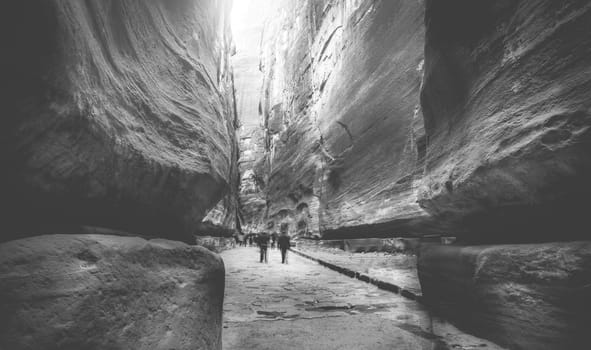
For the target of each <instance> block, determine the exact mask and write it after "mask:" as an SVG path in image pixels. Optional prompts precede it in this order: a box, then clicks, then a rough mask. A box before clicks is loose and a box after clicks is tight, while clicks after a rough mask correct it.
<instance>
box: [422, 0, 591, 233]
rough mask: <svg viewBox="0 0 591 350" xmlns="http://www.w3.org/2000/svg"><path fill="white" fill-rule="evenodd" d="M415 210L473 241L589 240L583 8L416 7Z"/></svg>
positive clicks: (590, 41)
mask: <svg viewBox="0 0 591 350" xmlns="http://www.w3.org/2000/svg"><path fill="white" fill-rule="evenodd" d="M425 22H426V23H427V31H426V46H425V57H426V58H425V76H424V83H423V90H422V106H423V113H424V118H425V130H426V133H427V139H428V149H427V158H426V177H425V179H424V182H423V186H422V189H421V193H420V203H421V205H422V207H424V208H425V209H426V210H427V211H428V212H429V213H430V214H432V215H434V216H435V217H436V219H437V221H438V222H442V223H443V222H451V223H453V224H454V227H455V228H456V231H462V233H464V234H465V235H467V236H476V237H474V238H472V239H473V240H475V241H483V240H491V239H492V240H497V241H507V240H511V239H519V240H522V241H526V242H527V241H534V240H540V239H544V240H548V239H550V240H557V239H558V240H562V239H573V238H574V239H581V238H583V239H588V238H589V236H588V230H587V228H586V227H587V226H588V213H587V212H588V210H587V208H588V205H585V204H584V203H586V202H587V201H588V198H589V195H590V194H591V185H590V183H589V181H588V179H589V178H590V176H591V157H589V150H590V149H591V129H590V126H591V112H590V110H591V100H590V99H589V88H590V87H591V70H590V67H591V63H590V61H589V59H588V57H589V53H590V50H591V36H589V35H587V33H589V32H590V31H591V8H590V6H589V4H588V3H585V2H582V1H576V0H571V1H561V2H560V3H557V2H555V1H551V0H544V1H536V0H530V1H502V2H494V3H493V2H487V1H468V0H454V1H446V2H441V1H436V0H429V1H427V2H426V17H425Z"/></svg>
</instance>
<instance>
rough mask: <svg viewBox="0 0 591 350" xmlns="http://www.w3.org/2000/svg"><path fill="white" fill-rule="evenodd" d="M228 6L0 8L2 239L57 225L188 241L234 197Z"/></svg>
mask: <svg viewBox="0 0 591 350" xmlns="http://www.w3.org/2000/svg"><path fill="white" fill-rule="evenodd" d="M230 5H231V2H230V1H225V0H224V1H217V0H174V1H169V0H156V1H142V0H106V1H105V0H91V1H64V0H50V1H40V0H23V1H9V2H3V3H2V5H0V14H1V21H0V22H1V23H2V26H3V29H2V31H1V32H2V34H1V35H2V39H3V40H2V42H3V43H4V44H3V54H2V55H1V57H0V60H1V61H0V73H1V76H2V80H1V81H0V86H1V87H2V91H4V92H5V93H4V95H3V99H2V100H3V101H5V102H3V104H2V112H1V113H2V116H3V117H2V123H1V127H0V130H1V131H0V136H1V138H0V140H1V141H2V144H3V146H2V149H1V150H0V161H1V162H2V166H3V171H2V175H1V176H2V177H1V178H0V190H1V191H2V193H3V195H2V197H1V198H0V206H2V207H3V208H5V209H3V213H2V214H4V215H5V216H3V218H4V217H5V220H3V224H6V225H10V227H11V228H14V229H10V230H6V231H5V232H11V233H2V234H1V235H0V241H2V240H9V239H14V238H18V237H19V236H25V235H30V234H31V232H39V230H36V229H35V228H36V226H39V227H47V226H52V227H59V225H61V224H82V225H91V226H102V227H109V228H114V229H119V230H125V231H130V232H136V233H141V234H150V235H153V236H160V237H165V238H173V239H178V240H184V241H188V242H191V241H192V234H193V233H195V231H196V229H197V226H198V224H199V223H200V222H201V220H202V219H203V217H204V216H205V215H206V214H207V213H208V211H209V210H210V209H211V208H213V207H214V206H215V205H216V204H217V203H218V202H219V201H220V200H221V199H222V198H223V197H224V195H228V194H231V195H232V194H233V195H236V194H237V186H238V182H237V181H238V171H237V166H236V162H237V157H238V152H237V140H236V136H235V128H236V120H235V113H234V101H233V86H232V76H231V70H230V67H229V58H228V56H229V54H230V52H231V35H230V31H229V22H230V21H229V10H230ZM231 214H232V215H234V216H235V211H234V212H232V213H231ZM31 217H33V218H35V220H29V219H28V218H31ZM230 221H232V220H230ZM25 225H26V226H27V227H24V226H25ZM16 228H18V229H16Z"/></svg>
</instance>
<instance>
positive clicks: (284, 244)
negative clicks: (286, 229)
mask: <svg viewBox="0 0 591 350" xmlns="http://www.w3.org/2000/svg"><path fill="white" fill-rule="evenodd" d="M277 244H278V245H279V248H280V249H289V247H291V243H290V242H289V235H281V236H279V239H278V242H277Z"/></svg>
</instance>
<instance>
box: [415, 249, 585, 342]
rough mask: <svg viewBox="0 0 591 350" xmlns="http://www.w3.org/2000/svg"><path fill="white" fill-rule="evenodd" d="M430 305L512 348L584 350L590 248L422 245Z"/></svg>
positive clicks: (424, 284)
mask: <svg viewBox="0 0 591 350" xmlns="http://www.w3.org/2000/svg"><path fill="white" fill-rule="evenodd" d="M418 264H419V278H420V281H421V287H422V291H423V297H424V299H425V301H426V302H427V303H428V304H430V305H431V306H434V307H436V308H437V309H438V310H439V311H442V312H443V313H444V314H445V316H447V317H449V318H450V319H451V320H453V321H455V322H457V323H458V324H459V325H461V326H462V327H464V328H467V329H469V330H471V331H473V332H476V334H479V335H481V336H484V337H486V338H488V339H491V340H493V341H495V342H497V343H498V344H500V345H503V346H506V347H508V348H510V349H583V348H585V347H586V346H585V345H584V344H586V343H587V338H588V334H587V333H588V325H589V322H591V317H590V316H589V309H590V307H591V302H590V300H591V287H590V286H591V243H589V242H572V243H546V244H529V245H528V244H522V245H498V246H466V247H461V246H440V245H431V246H429V245H423V246H422V249H421V252H420V255H419V262H418Z"/></svg>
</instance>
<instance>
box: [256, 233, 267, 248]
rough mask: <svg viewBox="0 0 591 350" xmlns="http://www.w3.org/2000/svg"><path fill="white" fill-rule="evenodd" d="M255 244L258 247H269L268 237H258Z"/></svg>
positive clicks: (265, 235) (264, 235)
mask: <svg viewBox="0 0 591 350" xmlns="http://www.w3.org/2000/svg"><path fill="white" fill-rule="evenodd" d="M257 243H258V244H259V246H260V247H268V246H269V235H267V234H262V235H260V236H259V238H258V240H257Z"/></svg>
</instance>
